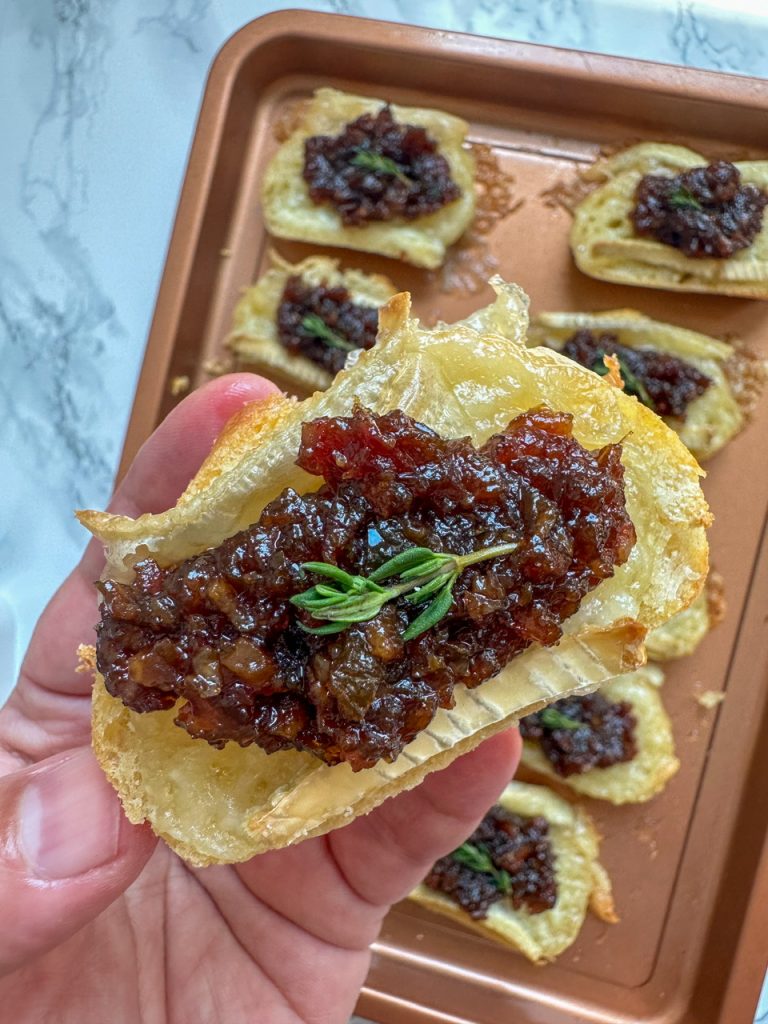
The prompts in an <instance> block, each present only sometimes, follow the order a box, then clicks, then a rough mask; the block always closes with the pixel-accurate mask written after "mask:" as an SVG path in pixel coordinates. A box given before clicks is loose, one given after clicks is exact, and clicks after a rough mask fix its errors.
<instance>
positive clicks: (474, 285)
mask: <svg viewBox="0 0 768 1024" xmlns="http://www.w3.org/2000/svg"><path fill="white" fill-rule="evenodd" d="M498 271H499V261H498V260H497V259H496V257H495V256H494V255H493V253H492V252H491V250H490V248H489V247H488V242H487V241H486V239H485V238H483V237H481V236H480V235H477V234H475V232H474V231H468V232H467V234H466V235H464V237H463V238H462V239H461V240H460V241H459V242H457V243H456V245H454V246H451V248H450V249H449V250H448V256H447V258H446V260H445V263H444V264H443V265H442V267H439V268H438V269H437V270H432V271H430V272H429V274H428V275H427V279H428V280H430V281H435V282H436V283H437V286H438V289H439V291H440V292H441V293H442V294H443V295H450V294H451V293H452V292H466V293H467V294H468V295H476V294H477V293H478V292H480V291H482V290H483V288H485V287H486V285H487V284H488V278H489V277H493V275H494V274H495V273H497V272H498Z"/></svg>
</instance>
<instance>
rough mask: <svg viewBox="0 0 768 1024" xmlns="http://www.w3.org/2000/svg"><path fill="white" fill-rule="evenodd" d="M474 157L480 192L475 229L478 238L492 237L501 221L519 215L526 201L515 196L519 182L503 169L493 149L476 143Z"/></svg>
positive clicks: (478, 193)
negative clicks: (512, 215) (515, 214)
mask: <svg viewBox="0 0 768 1024" xmlns="http://www.w3.org/2000/svg"><path fill="white" fill-rule="evenodd" d="M472 153H473V155H474V157H475V189H476V191H477V207H476V209H475V220H474V224H473V225H472V227H473V231H474V232H475V233H476V234H478V235H488V234H490V233H491V231H492V230H493V228H494V227H495V226H496V224H498V222H499V221H500V220H504V218H505V217H509V216H510V215H511V214H513V213H516V212H517V211H518V210H519V209H520V207H521V206H522V205H523V203H524V202H525V199H524V198H522V197H519V196H518V197H516V196H515V191H514V185H515V179H514V177H513V176H512V175H511V174H507V173H506V172H505V171H503V170H502V169H501V167H500V165H499V161H498V159H497V158H496V154H495V153H494V152H493V149H492V148H491V147H490V146H488V145H486V144H485V143H484V142H473V143H472Z"/></svg>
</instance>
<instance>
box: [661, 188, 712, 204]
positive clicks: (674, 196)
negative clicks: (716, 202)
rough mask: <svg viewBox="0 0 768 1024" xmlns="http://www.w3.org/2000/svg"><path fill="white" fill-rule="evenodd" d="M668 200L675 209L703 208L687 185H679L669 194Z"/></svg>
mask: <svg viewBox="0 0 768 1024" xmlns="http://www.w3.org/2000/svg"><path fill="white" fill-rule="evenodd" d="M667 202H668V203H669V205H670V206H671V207H672V209H673V210H703V209H704V207H703V206H702V205H701V203H700V202H699V200H698V199H697V198H696V196H695V195H694V194H693V193H692V192H691V190H690V189H688V188H686V187H685V185H678V186H677V188H675V189H674V190H673V191H672V192H670V193H669V195H668V196H667Z"/></svg>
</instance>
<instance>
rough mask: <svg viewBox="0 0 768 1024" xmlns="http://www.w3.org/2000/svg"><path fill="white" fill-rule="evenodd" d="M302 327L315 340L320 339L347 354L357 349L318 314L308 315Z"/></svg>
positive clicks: (302, 322) (303, 320)
mask: <svg viewBox="0 0 768 1024" xmlns="http://www.w3.org/2000/svg"><path fill="white" fill-rule="evenodd" d="M301 326H302V327H303V328H304V330H305V331H306V332H307V333H308V334H311V335H312V336H313V337H315V338H319V339H320V341H324V342H325V343H326V345H330V346H331V348H340V349H343V350H344V351H345V352H353V351H354V349H355V348H356V347H357V346H356V345H353V344H352V342H351V341H347V339H346V338H342V336H341V335H340V334H337V333H336V331H333V330H331V328H330V327H329V326H328V324H327V323H326V322H325V320H323V318H322V317H321V316H318V315H317V313H307V315H306V316H305V317H304V318H303V319H302V321H301Z"/></svg>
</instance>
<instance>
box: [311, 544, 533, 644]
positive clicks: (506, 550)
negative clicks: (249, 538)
mask: <svg viewBox="0 0 768 1024" xmlns="http://www.w3.org/2000/svg"><path fill="white" fill-rule="evenodd" d="M518 547H519V544H518V542H514V543H511V544H500V545H497V546H496V547H491V548H481V549H480V550H479V551H473V552H472V554H470V555H451V554H446V553H443V552H437V551H432V550H431V549H430V548H417V547H413V548H408V549H407V550H406V551H403V552H402V553H401V554H399V555H395V557H394V558H390V559H389V560H388V561H386V562H384V564H383V565H380V566H379V568H378V569H376V570H375V571H374V572H372V573H371V574H370V576H353V575H352V574H351V573H348V572H345V571H344V570H343V569H340V568H339V567H338V566H337V565H331V564H329V563H328V562H305V563H304V565H302V569H303V570H304V571H305V572H311V573H314V574H315V575H316V576H322V577H325V579H327V580H330V581H331V582H330V583H317V584H316V585H315V586H313V587H310V588H309V590H305V591H304V592H303V593H301V594H296V595H295V596H294V597H292V598H291V603H292V604H294V605H295V606H296V607H297V608H301V609H302V610H303V611H306V612H309V614H310V615H311V616H312V617H313V618H315V619H324V620H326V624H325V625H323V626H305V625H304V623H301V626H302V629H305V630H306V631H307V632H308V633H315V634H318V635H321V636H322V635H327V634H330V633H340V632H341V631H342V630H344V629H347V627H348V626H351V625H352V623H354V622H367V621H368V620H369V619H373V618H375V616H376V615H378V614H379V612H380V611H381V609H382V607H383V606H384V605H385V604H386V603H387V601H394V600H395V599H396V598H398V597H405V600H406V601H408V602H409V603H410V604H413V605H418V604H421V603H422V602H424V601H426V600H427V599H428V598H431V600H430V602H429V604H428V605H427V607H426V608H425V609H424V610H423V611H422V612H421V614H420V615H417V616H416V618H415V619H414V620H413V622H411V624H410V625H409V626H408V628H407V629H406V630H405V632H404V633H403V640H413V639H415V637H417V636H421V634H422V633H426V631H427V630H428V629H431V628H432V627H433V626H434V625H436V624H437V623H438V622H439V621H440V619H442V618H443V616H444V615H445V614H446V613H447V612H448V610H449V608H450V607H451V605H452V603H453V586H454V584H455V583H456V580H457V579H458V578H459V576H460V575H461V573H462V572H463V571H464V570H465V569H466V568H467V566H469V565H474V564H475V563H476V562H484V561H486V560H487V559H489V558H501V557H503V556H504V555H511V554H512V552H513V551H515V550H517V548H518ZM395 577H396V578H397V582H392V583H390V585H389V586H382V583H383V582H384V581H385V580H393V579H394V578H395Z"/></svg>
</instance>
